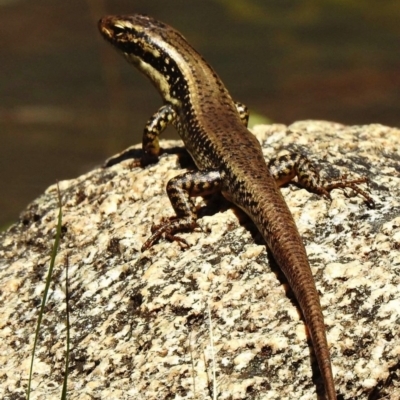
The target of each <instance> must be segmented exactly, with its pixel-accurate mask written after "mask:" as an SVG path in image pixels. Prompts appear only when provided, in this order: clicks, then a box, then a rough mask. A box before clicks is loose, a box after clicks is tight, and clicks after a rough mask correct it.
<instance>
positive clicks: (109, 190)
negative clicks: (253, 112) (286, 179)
mask: <svg viewBox="0 0 400 400" xmlns="http://www.w3.org/2000/svg"><path fill="white" fill-rule="evenodd" d="M254 131H255V133H256V134H257V136H258V137H259V139H260V140H262V142H263V146H264V154H265V157H266V158H271V157H274V156H275V155H276V154H278V153H279V154H280V152H281V151H282V150H284V149H286V150H289V151H300V152H301V153H303V154H305V155H307V156H309V157H310V158H311V159H312V160H314V161H315V163H316V164H317V165H319V166H320V167H321V170H322V174H324V173H325V174H327V175H328V176H329V177H335V176H336V177H337V176H338V175H339V174H348V175H349V177H353V176H354V177H359V176H368V177H369V178H370V185H369V188H368V187H367V186H366V185H363V187H364V189H365V190H366V191H367V192H369V193H370V194H371V196H372V197H373V199H374V200H375V202H376V208H375V209H371V208H368V207H367V204H366V202H365V201H364V200H363V198H362V197H360V196H359V195H357V196H355V195H354V193H353V194H352V193H351V191H350V190H349V191H347V192H348V195H349V196H348V197H346V196H345V195H344V193H343V191H342V190H334V191H333V192H332V201H331V202H330V201H327V200H326V199H324V198H320V197H318V196H317V195H314V194H310V193H308V192H307V191H305V190H304V189H299V188H297V187H294V186H293V185H291V186H288V187H285V188H283V189H282V191H283V193H284V196H285V198H286V200H287V202H288V204H289V206H290V209H291V211H292V212H293V215H294V217H295V220H296V223H297V225H298V228H299V231H300V234H301V235H302V237H303V240H304V243H305V245H306V248H307V253H308V255H309V259H310V264H311V267H312V271H313V274H314V276H315V281H316V285H317V288H318V290H319V292H320V295H321V305H322V308H323V313H324V316H325V324H326V328H327V336H328V342H329V344H330V347H331V356H332V363H333V371H334V376H335V382H336V387H337V392H338V395H339V394H340V395H342V397H341V398H342V399H370V400H371V399H378V398H379V399H382V398H387V399H398V398H399V397H400V382H399V368H400V335H399V330H400V252H399V248H400V201H399V199H400V165H399V159H400V130H398V129H394V128H388V127H384V126H381V125H369V126H353V127H348V126H344V125H340V124H336V123H328V122H317V121H303V122H297V123H295V124H293V125H291V126H289V127H286V126H284V125H269V126H258V127H255V129H254ZM161 145H162V147H163V148H164V149H166V150H167V151H166V152H165V154H164V155H163V156H162V157H161V159H160V161H159V163H158V164H155V165H151V166H148V167H146V168H144V169H143V168H138V167H135V162H134V160H133V159H132V158H130V159H127V160H125V161H122V162H120V163H117V164H115V165H113V166H111V167H109V168H99V169H96V170H94V171H91V172H89V173H87V174H85V175H83V176H81V177H79V178H77V179H73V180H69V181H63V182H60V189H61V194H62V200H63V233H62V239H61V245H60V248H59V251H58V255H57V258H56V264H55V268H54V271H53V276H52V283H51V289H50V292H49V298H48V302H47V305H46V312H45V315H44V317H43V323H42V326H41V328H40V338H39V342H38V347H37V352H36V357H35V364H34V374H33V384H32V394H31V399H59V398H60V393H61V387H62V381H63V373H64V362H65V347H66V341H65V340H66V302H67V301H68V305H69V309H70V324H71V329H70V335H71V349H70V367H69V381H68V397H69V398H70V399H105V398H107V399H146V400H150V399H154V400H156V399H194V398H196V399H210V398H212V394H213V391H214V388H213V385H214V384H215V385H216V390H217V393H218V399H220V400H222V399H274V400H275V399H316V398H317V394H316V393H317V392H318V393H320V394H321V393H323V387H322V383H321V379H320V373H319V369H318V366H317V364H316V360H315V359H314V356H313V352H312V346H311V345H309V344H307V331H306V327H305V325H304V322H303V320H302V319H301V316H300V313H299V309H298V307H297V305H296V303H295V301H294V300H293V296H292V294H291V292H290V290H289V289H288V287H287V283H286V281H285V279H284V277H282V274H281V273H280V272H279V268H278V267H277V266H276V265H275V263H274V262H273V260H271V259H270V257H269V256H268V252H267V251H266V248H265V245H264V244H263V240H262V238H261V237H260V235H259V234H258V233H257V231H256V229H255V227H254V225H253V224H252V223H251V222H250V220H249V219H248V218H247V217H246V216H245V215H244V214H243V213H242V212H240V211H239V210H238V209H236V208H234V207H232V206H231V205H230V204H229V203H228V202H227V201H225V200H221V198H219V197H214V198H211V199H206V201H207V203H205V201H204V200H203V199H201V198H199V199H197V201H198V204H199V207H201V211H200V215H201V218H200V219H199V227H200V228H199V229H197V230H196V231H195V232H191V233H183V234H181V235H180V236H181V237H183V238H185V239H186V241H187V242H189V243H190V244H191V247H190V248H189V249H182V248H181V247H180V245H179V244H178V243H170V242H167V241H165V240H161V241H160V242H159V243H157V244H156V245H154V247H152V248H151V249H150V250H147V251H145V252H143V253H142V252H141V251H140V248H141V246H142V244H143V243H144V241H145V239H146V238H147V237H148V236H149V234H150V228H151V225H152V223H153V222H158V221H160V219H161V218H162V217H168V216H171V215H173V210H172V207H171V205H170V203H169V201H168V198H167V195H166V193H165V185H166V183H167V181H168V180H169V179H170V178H171V177H173V176H175V175H178V174H179V173H181V172H183V171H184V169H183V167H182V166H181V165H182V164H180V162H181V163H184V162H186V164H187V163H188V157H185V155H184V153H183V152H182V149H179V148H178V146H181V143H180V142H171V141H169V142H162V144H161ZM139 148H140V147H139V146H136V147H134V148H133V149H131V150H130V153H129V154H133V155H134V156H136V157H140V151H139V150H137V149H139ZM117 158H118V157H117ZM120 158H121V159H123V158H124V157H123V155H122V156H121V157H120ZM111 164H112V163H111ZM204 204H207V207H203V206H204ZM57 215H58V206H57V192H56V186H55V185H53V186H51V187H50V188H48V189H47V190H46V192H45V193H44V194H43V195H42V196H40V197H39V198H38V199H37V200H35V201H34V202H33V203H32V204H30V205H29V206H28V208H27V209H26V210H25V211H24V212H23V213H22V214H21V217H20V220H19V222H18V223H17V224H15V225H14V226H12V227H11V228H10V229H9V230H8V231H7V232H4V233H3V234H1V236H0V382H1V385H0V398H1V399H6V400H12V399H20V398H21V399H22V398H25V397H24V396H25V395H24V393H25V391H26V387H27V379H28V376H29V364H30V359H31V352H32V346H33V340H34V332H35V327H36V321H37V318H38V310H39V308H40V303H41V298H42V292H43V288H44V285H45V279H46V274H47V270H48V267H49V263H50V254H51V248H52V245H53V241H54V236H55V231H56V224H57ZM271 261H272V262H271ZM67 271H68V291H69V298H68V299H67V298H66V288H65V285H66V272H67ZM278 278H279V279H278ZM209 313H210V316H211V322H210V319H209ZM214 367H215V372H216V378H215V382H214V378H213V368H214ZM384 396H387V397H384ZM339 398H340V397H339Z"/></svg>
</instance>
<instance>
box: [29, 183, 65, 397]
mask: <svg viewBox="0 0 400 400" xmlns="http://www.w3.org/2000/svg"><path fill="white" fill-rule="evenodd" d="M57 191H58V202H59V211H58V223H57V231H56V237H55V239H54V244H53V248H52V251H51V258H50V268H49V271H48V273H47V278H46V285H45V288H44V292H43V299H42V305H41V307H40V311H39V316H38V321H37V325H36V332H35V340H34V342H33V349H32V359H31V366H30V370H29V380H28V389H27V400H29V399H30V394H31V383H32V373H33V361H34V359H35V351H36V345H37V342H38V338H39V329H40V325H41V323H42V319H43V314H44V307H45V305H46V300H47V294H48V292H49V287H50V282H51V276H52V273H53V268H54V263H55V260H56V256H57V252H58V246H59V245H60V239H61V226H62V207H61V197H60V193H59V191H60V190H59V187H58V184H57Z"/></svg>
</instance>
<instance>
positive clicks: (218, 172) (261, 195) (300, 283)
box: [99, 14, 372, 400]
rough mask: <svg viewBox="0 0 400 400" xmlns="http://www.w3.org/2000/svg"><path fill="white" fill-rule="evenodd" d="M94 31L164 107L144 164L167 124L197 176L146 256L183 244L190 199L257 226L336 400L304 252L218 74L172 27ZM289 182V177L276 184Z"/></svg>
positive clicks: (146, 21)
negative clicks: (208, 197)
mask: <svg viewBox="0 0 400 400" xmlns="http://www.w3.org/2000/svg"><path fill="white" fill-rule="evenodd" d="M99 29H100V32H101V33H102V35H103V36H104V38H105V39H106V40H108V41H109V42H110V43H111V44H112V45H114V46H115V47H116V48H117V49H118V50H119V51H120V52H121V53H122V54H123V55H124V57H125V58H126V59H127V61H128V62H130V63H131V64H133V65H134V66H135V67H137V68H138V69H139V70H140V71H141V72H143V73H144V74H145V75H146V76H147V77H148V78H149V79H150V80H151V82H152V83H153V85H154V86H155V87H156V88H157V90H158V91H159V92H160V94H161V96H162V98H163V101H164V106H162V107H161V108H160V110H159V111H158V113H156V114H155V115H154V116H153V118H152V119H150V121H149V122H148V124H147V126H146V128H145V132H144V136H143V150H144V154H145V156H149V157H152V156H155V157H157V156H158V154H159V151H160V149H159V146H158V136H159V134H160V133H161V132H162V131H163V130H164V128H165V126H166V125H167V124H168V123H172V124H173V125H174V126H175V127H176V128H177V130H178V132H179V134H180V136H181V138H182V140H183V142H184V144H185V147H186V149H187V150H188V152H189V153H190V155H191V156H192V158H193V160H194V162H195V164H196V166H197V168H198V170H199V171H196V172H188V173H187V174H185V176H184V177H183V178H180V177H178V178H177V179H176V180H175V181H174V182H172V183H171V181H170V182H169V183H168V186H167V191H168V195H169V197H170V200H171V203H172V205H173V207H174V209H175V211H176V214H177V216H178V219H177V220H175V221H173V222H170V223H166V224H163V225H162V226H161V228H160V227H158V228H157V229H156V231H155V233H153V235H152V237H151V238H150V239H149V240H148V241H147V242H146V243H145V244H144V246H143V249H147V248H148V247H150V246H151V245H152V244H153V243H154V242H155V241H156V240H157V239H158V238H159V237H160V236H161V235H162V234H165V235H166V236H167V237H168V238H171V239H176V240H179V241H181V242H184V241H183V240H182V239H180V238H177V237H175V236H173V233H174V232H176V231H180V230H185V229H192V228H194V226H195V221H196V218H197V215H196V210H195V208H194V206H193V204H192V203H191V202H190V200H189V197H191V196H196V195H202V194H207V193H213V192H217V191H220V192H221V193H222V194H223V195H224V197H225V198H227V199H228V200H229V201H231V202H232V203H234V204H235V205H237V206H238V207H240V208H241V209H242V210H244V212H245V213H246V214H248V215H249V217H250V218H251V219H252V220H253V221H254V223H255V225H256V226H257V228H258V229H259V231H260V232H261V234H262V236H263V237H264V239H265V241H266V243H267V245H268V247H269V248H270V250H271V252H272V254H273V256H274V258H275V260H276V262H277V263H278V265H279V267H280V268H281V269H282V271H283V272H284V274H285V276H286V278H287V280H288V282H289V284H290V287H291V289H292V290H293V292H294V295H295V297H296V299H297V301H298V303H299V305H300V308H301V311H302V313H303V316H304V319H305V321H306V324H307V326H308V329H309V332H310V335H311V339H312V344H313V347H314V352H315V355H316V358H317V361H318V365H319V368H320V371H321V375H322V378H323V382H324V387H325V391H326V396H327V398H328V399H329V400H334V399H336V391H335V385H334V380H333V375H332V369H331V361H330V355H329V349H328V344H327V339H326V333H325V325H324V320H323V315H322V311H321V306H320V302H319V296H318V293H317V290H316V287H315V283H314V279H313V276H312V273H311V269H310V266H309V263H308V259H307V255H306V251H305V248H304V245H303V243H302V240H301V237H300V235H299V233H298V230H297V228H296V225H295V222H294V220H293V217H292V215H291V213H290V211H289V208H288V206H287V205H286V203H285V201H284V199H283V196H282V194H281V192H280V190H279V187H278V185H277V182H276V179H275V177H273V176H272V175H271V173H270V169H269V167H268V166H267V164H266V162H265V160H264V157H263V154H262V150H261V146H260V144H259V142H258V141H257V139H256V138H255V137H254V136H253V134H251V132H250V131H248V129H247V127H246V125H247V115H246V112H245V111H244V110H243V106H242V105H240V104H237V103H235V102H234V101H233V100H232V98H231V96H230V94H229V92H228V91H227V89H226V88H225V86H224V84H223V83H222V81H221V80H220V78H219V77H218V76H217V74H216V73H215V71H214V70H213V69H212V68H211V67H210V65H209V64H208V63H207V62H206V61H205V60H204V59H203V57H202V56H201V55H200V54H199V53H198V52H197V51H196V50H195V49H193V48H192V47H191V46H190V45H189V44H188V42H187V41H186V40H185V38H184V37H183V36H182V35H181V34H180V33H179V32H178V31H176V30H175V29H173V28H172V27H170V26H168V25H166V24H164V23H162V22H160V21H158V20H155V19H153V18H151V17H148V16H146V15H140V14H133V15H125V16H107V17H104V18H102V19H101V20H100V21H99ZM293 159H294V158H293ZM312 172H314V171H312ZM278 175H279V174H278ZM293 176H294V173H292V172H290V173H289V174H288V177H286V178H285V177H284V178H283V179H280V183H284V182H287V181H289V180H290V179H291V178H292V177H293ZM278 178H282V177H281V175H279V176H278ZM308 178H309V177H307V178H305V180H307V179H308ZM318 179H319V177H316V183H315V182H314V183H315V184H314V187H308V189H309V190H312V191H314V192H316V193H319V194H322V195H325V196H329V194H328V191H330V190H331V189H333V188H334V187H346V186H350V187H352V188H353V189H355V190H356V191H357V192H358V193H361V194H362V195H364V197H366V198H367V200H369V201H370V202H371V203H372V200H371V199H370V198H369V197H368V195H366V194H365V192H363V191H362V190H361V189H358V188H357V187H356V186H355V184H354V183H360V182H365V180H363V179H360V180H358V181H348V182H345V181H341V183H339V184H337V185H331V186H329V185H327V186H325V187H321V186H319V180H318ZM305 186H307V182H306V183H305Z"/></svg>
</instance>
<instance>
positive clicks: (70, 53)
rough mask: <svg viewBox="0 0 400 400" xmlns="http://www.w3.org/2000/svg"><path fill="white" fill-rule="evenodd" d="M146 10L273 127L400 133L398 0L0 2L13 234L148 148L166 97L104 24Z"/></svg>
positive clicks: (5, 216)
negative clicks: (130, 150)
mask: <svg viewBox="0 0 400 400" xmlns="http://www.w3.org/2000/svg"><path fill="white" fill-rule="evenodd" d="M133 12H141V13H146V14H149V15H151V16H153V17H156V18H158V19H160V20H162V21H164V22H167V23H168V24H170V25H172V26H174V27H175V28H177V29H178V30H179V31H181V32H182V33H183V34H184V36H185V37H186V38H187V39H188V40H189V42H190V43H191V44H192V45H193V46H194V47H195V48H196V49H197V50H199V52H201V53H202V54H203V55H204V56H205V58H206V59H207V60H208V61H209V62H210V64H211V65H212V66H213V67H214V68H215V69H216V71H217V72H218V74H219V75H220V77H221V78H222V79H223V80H224V82H225V84H226V86H227V87H228V89H229V90H230V91H231V94H232V96H233V97H234V98H235V99H236V100H238V101H241V102H243V103H245V104H247V105H248V106H249V107H250V110H251V111H252V113H253V115H256V116H258V120H259V121H260V120H263V118H267V119H269V120H270V121H274V122H281V123H286V124H289V123H291V122H293V121H296V120H303V119H324V120H330V121H337V122H341V123H345V124H369V123H382V124H386V125H391V126H397V127H399V126H400V69H399V68H400V51H399V45H400V40H399V39H400V23H399V15H400V2H399V1H398V0H384V1H379V2H377V1H376V0H363V1H359V0H297V1H296V0H290V1H288V0H276V1H272V0H271V1H269V0H190V1H188V0H169V1H165V0H136V1H133V0H108V1H107V0H68V1H65V0H35V1H32V0H0V27H1V28H0V183H1V196H0V229H4V228H5V227H6V226H7V225H8V224H10V223H12V222H14V221H16V220H17V218H18V214H19V213H20V212H21V211H22V210H23V209H24V208H25V207H26V205H27V204H28V203H29V202H30V201H32V200H33V199H34V198H35V197H37V196H38V195H39V194H40V193H42V192H43V190H44V189H45V188H46V187H47V186H49V185H50V184H53V183H55V182H56V180H63V179H69V178H73V177H76V176H78V175H80V174H82V173H84V172H86V171H89V170H90V169H92V168H93V167H95V166H97V165H100V164H102V163H103V161H104V160H105V159H106V158H107V157H110V156H111V155H113V154H115V153H116V152H119V151H121V150H123V149H124V148H126V147H128V146H129V145H132V144H135V143H138V142H140V140H141V133H142V130H143V127H144V124H145V123H146V121H147V119H148V118H149V117H150V115H152V114H153V112H154V111H155V110H157V109H158V107H159V106H160V105H161V101H160V98H159V96H158V93H157V92H156V91H155V90H154V88H153V86H152V85H150V84H149V82H148V81H147V80H146V79H145V78H143V77H142V76H141V75H140V74H139V73H138V72H137V71H136V70H134V68H133V67H132V66H130V65H129V64H128V63H127V62H126V61H125V60H124V59H123V58H122V57H121V56H119V55H118V54H117V53H116V52H115V50H113V49H112V48H111V46H110V45H109V44H107V43H106V42H105V41H104V40H103V39H102V38H101V37H100V34H99V33H98V31H97V25H96V23H97V20H98V19H99V17H100V16H103V15H106V14H116V13H119V14H126V13H133ZM256 120H257V119H256ZM253 121H255V120H253ZM164 137H167V138H168V137H169V138H171V137H177V136H176V133H175V132H174V131H173V130H172V129H170V130H168V132H167V133H166V134H165V136H164Z"/></svg>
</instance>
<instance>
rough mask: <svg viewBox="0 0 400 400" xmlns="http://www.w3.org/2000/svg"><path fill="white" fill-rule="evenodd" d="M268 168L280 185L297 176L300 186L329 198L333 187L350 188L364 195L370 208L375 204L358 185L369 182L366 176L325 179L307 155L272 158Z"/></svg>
mask: <svg viewBox="0 0 400 400" xmlns="http://www.w3.org/2000/svg"><path fill="white" fill-rule="evenodd" d="M268 168H269V170H270V172H271V174H272V176H273V178H274V179H275V181H276V183H277V185H278V186H282V185H284V184H286V183H288V182H290V181H292V180H293V179H294V178H295V177H297V182H296V184H297V185H298V186H301V187H303V188H304V189H306V190H308V191H309V192H311V193H316V194H318V195H320V196H324V197H325V198H327V199H331V195H330V192H331V191H332V190H333V189H339V188H340V189H346V188H350V189H352V190H354V191H355V192H356V193H357V194H359V195H360V196H362V197H364V199H365V200H366V202H367V204H368V206H369V207H370V208H373V207H374V206H375V203H374V201H373V200H372V198H371V196H370V195H369V194H368V193H367V192H365V191H364V190H363V189H361V188H360V187H359V186H358V185H359V184H361V183H368V178H366V177H361V178H358V179H347V175H343V176H341V177H339V178H335V179H332V180H323V179H321V177H320V175H319V172H318V171H317V169H316V168H315V166H314V165H313V163H312V162H311V161H310V160H309V159H308V158H307V157H306V156H303V155H301V154H298V153H291V154H285V155H283V156H280V157H277V158H274V159H271V160H270V162H269V163H268ZM345 193H346V192H345Z"/></svg>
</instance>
